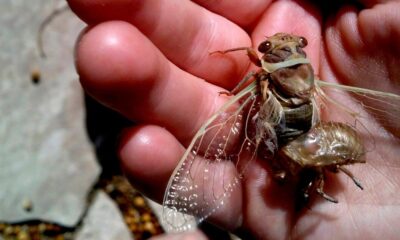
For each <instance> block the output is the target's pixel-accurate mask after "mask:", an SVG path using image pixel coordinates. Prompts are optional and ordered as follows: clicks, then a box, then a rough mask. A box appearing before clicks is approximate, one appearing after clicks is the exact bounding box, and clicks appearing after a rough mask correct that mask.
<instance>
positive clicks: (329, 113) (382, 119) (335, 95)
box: [315, 80, 400, 184]
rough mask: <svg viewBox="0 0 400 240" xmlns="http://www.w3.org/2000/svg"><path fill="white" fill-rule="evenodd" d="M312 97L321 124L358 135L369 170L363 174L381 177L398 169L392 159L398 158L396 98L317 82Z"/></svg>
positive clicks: (399, 122)
mask: <svg viewBox="0 0 400 240" xmlns="http://www.w3.org/2000/svg"><path fill="white" fill-rule="evenodd" d="M315 93H316V94H315V100H316V102H317V103H318V106H319V109H320V115H321V119H322V120H325V121H335V122H346V123H347V124H348V125H350V126H352V127H353V128H355V129H356V130H357V132H358V133H359V134H360V137H361V139H362V141H363V143H364V146H365V156H364V158H365V160H366V161H367V163H368V165H369V166H373V167H372V168H370V169H368V168H364V169H368V170H365V171H378V170H379V171H380V173H379V174H381V175H385V174H386V173H389V172H391V171H393V169H390V168H391V167H395V168H396V169H398V168H400V159H399V160H397V161H396V160H395V159H394V158H393V156H400V96H399V95H396V94H393V93H387V92H380V91H375V90H370V89H364V88H358V87H352V86H346V85H340V84H334V83H328V82H324V81H320V80H316V91H315ZM391 160H392V161H391ZM384 168H386V169H385V170H382V169H384ZM385 171H386V173H384V172H385ZM375 176H376V175H375ZM399 184H400V182H399Z"/></svg>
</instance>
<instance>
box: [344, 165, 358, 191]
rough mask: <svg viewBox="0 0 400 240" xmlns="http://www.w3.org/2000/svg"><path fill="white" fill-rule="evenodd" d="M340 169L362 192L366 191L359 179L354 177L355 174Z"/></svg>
mask: <svg viewBox="0 0 400 240" xmlns="http://www.w3.org/2000/svg"><path fill="white" fill-rule="evenodd" d="M338 169H339V170H340V171H342V172H343V173H344V174H346V175H347V176H348V177H349V178H351V180H353V182H354V184H355V185H356V186H357V187H359V188H360V189H361V190H364V188H363V186H362V185H361V183H360V182H359V181H358V180H357V178H355V177H354V175H353V173H352V172H350V171H349V170H347V169H346V168H344V167H342V166H339V167H338Z"/></svg>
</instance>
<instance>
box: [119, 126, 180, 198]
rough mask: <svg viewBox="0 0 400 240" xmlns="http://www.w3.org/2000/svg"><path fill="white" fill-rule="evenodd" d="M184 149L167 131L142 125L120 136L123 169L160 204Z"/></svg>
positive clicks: (134, 182) (138, 187) (120, 154)
mask: <svg viewBox="0 0 400 240" xmlns="http://www.w3.org/2000/svg"><path fill="white" fill-rule="evenodd" d="M183 152H184V148H183V147H182V145H181V144H180V143H179V142H178V141H177V140H176V138H175V137H174V136H173V135H172V134H171V133H169V132H168V131H167V130H166V129H165V128H162V127H158V126H154V125H142V126H137V127H133V128H130V129H126V130H125V131H124V132H123V134H122V137H121V144H120V150H119V156H120V159H121V166H122V169H123V171H124V173H125V175H126V176H127V177H128V179H129V180H130V182H131V183H132V184H133V185H134V186H135V188H137V189H138V190H140V191H141V192H143V193H145V194H146V195H147V196H148V197H150V198H152V199H154V200H156V201H157V202H159V203H161V202H162V199H163V195H164V191H165V188H166V186H167V183H168V179H169V177H170V175H171V173H172V171H173V170H174V168H175V166H176V164H177V161H178V160H179V159H180V158H181V156H182V155H183Z"/></svg>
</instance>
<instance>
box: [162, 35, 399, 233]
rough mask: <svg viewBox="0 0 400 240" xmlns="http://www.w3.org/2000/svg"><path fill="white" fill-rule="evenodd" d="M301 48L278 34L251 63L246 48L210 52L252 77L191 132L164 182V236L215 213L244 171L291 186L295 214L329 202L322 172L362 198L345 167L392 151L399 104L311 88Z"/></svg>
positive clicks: (299, 41)
mask: <svg viewBox="0 0 400 240" xmlns="http://www.w3.org/2000/svg"><path fill="white" fill-rule="evenodd" d="M306 45H307V40H306V39H305V38H304V37H299V36H294V35H291V34H285V33H278V34H275V35H273V36H272V37H268V38H267V39H266V40H265V41H264V42H262V43H261V44H260V45H259V46H258V51H259V52H260V53H262V54H263V55H262V57H261V59H259V58H258V56H257V54H256V52H255V50H253V49H252V48H236V49H230V50H226V51H222V52H219V53H222V54H225V53H227V52H231V51H236V50H245V51H247V54H248V55H249V57H250V60H251V61H252V62H253V63H254V64H255V65H257V66H259V67H260V68H259V69H258V71H255V72H250V73H249V74H248V75H247V76H246V77H245V78H244V79H243V80H242V81H241V82H240V83H239V85H238V86H237V87H236V88H235V89H233V90H232V91H231V92H229V93H226V94H228V95H231V96H232V97H231V98H230V100H229V101H228V102H227V103H226V104H225V105H224V106H223V107H222V108H221V109H220V110H219V111H218V112H216V113H215V114H214V115H213V116H212V117H211V118H210V119H208V121H207V122H206V123H204V125H203V126H202V127H201V128H200V129H199V130H198V132H197V134H196V135H195V136H194V138H193V140H192V142H191V143H190V145H189V146H188V148H187V150H186V152H185V154H184V155H183V157H182V159H181V160H180V162H179V164H178V166H177V167H176V169H175V171H174V173H173V175H172V176H171V178H170V181H169V183H168V186H167V190H166V193H165V197H164V203H163V204H164V212H163V217H164V221H165V223H166V224H167V225H168V226H169V227H170V228H171V229H173V230H177V231H182V230H186V229H188V228H191V227H193V226H194V225H195V224H196V223H198V222H199V221H202V220H204V219H206V218H207V217H209V216H210V215H212V214H214V213H215V212H217V211H218V209H220V208H221V207H225V206H224V205H226V202H227V201H226V200H227V199H228V198H229V197H231V196H232V195H235V194H240V193H235V190H236V189H237V187H238V186H240V184H241V181H242V178H243V177H244V175H245V173H246V169H247V168H248V167H249V166H250V164H251V163H252V162H254V161H266V162H267V163H268V167H269V170H270V171H269V172H270V174H271V176H272V177H273V178H274V179H275V180H276V181H278V182H283V183H284V182H286V181H288V180H294V182H297V184H298V197H297V200H296V203H297V207H298V208H299V209H300V208H302V207H304V205H306V204H308V202H309V198H310V196H312V195H320V196H321V197H322V198H323V199H325V200H327V201H330V202H333V203H337V202H338V200H337V199H336V198H335V197H334V196H331V195H330V194H329V193H327V192H325V190H324V183H325V182H324V181H325V175H326V174H327V173H328V172H341V173H344V174H345V175H347V176H348V177H349V178H350V179H351V180H352V182H353V183H354V184H355V185H356V186H357V187H359V188H360V189H363V186H362V184H361V182H360V181H359V180H357V179H356V177H355V176H354V175H353V174H352V172H350V171H349V170H348V169H347V168H346V165H351V164H354V163H365V162H369V161H374V164H382V163H383V162H384V161H385V159H384V157H382V155H381V154H377V151H378V149H379V148H381V145H385V144H397V146H399V145H400V143H399V139H398V138H399V136H400V109H399V108H400V96H398V95H395V94H391V93H385V92H379V91H374V90H368V89H362V88H356V87H351V86H345V85H339V84H334V83H327V82H323V81H320V80H317V79H315V78H314V71H313V69H312V67H311V64H310V62H309V59H308V58H307V57H306V53H305V52H304V50H303V48H304V47H305V46H306ZM379 128H382V129H383V130H385V131H380V130H379ZM379 132H382V134H379ZM377 133H378V134H377ZM388 133H390V134H388ZM380 150H381V151H382V152H384V151H385V150H382V149H380Z"/></svg>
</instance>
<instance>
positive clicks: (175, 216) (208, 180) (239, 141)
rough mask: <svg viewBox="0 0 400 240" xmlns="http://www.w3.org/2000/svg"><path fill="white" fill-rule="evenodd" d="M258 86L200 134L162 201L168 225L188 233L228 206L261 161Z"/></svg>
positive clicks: (250, 88)
mask: <svg viewBox="0 0 400 240" xmlns="http://www.w3.org/2000/svg"><path fill="white" fill-rule="evenodd" d="M257 84H258V83H257V81H254V82H253V83H252V84H250V85H249V86H248V87H246V88H245V89H243V90H242V91H241V92H239V93H238V94H237V95H236V96H234V97H232V99H230V101H228V102H227V103H226V104H225V105H224V106H223V107H222V108H221V109H220V110H219V111H218V112H217V113H215V114H214V115H213V116H212V117H211V118H210V119H208V121H207V122H206V123H205V124H204V125H203V126H202V127H201V128H200V129H199V131H198V132H197V133H196V135H195V136H194V138H193V140H192V142H191V143H190V145H189V147H188V148H187V150H186V152H185V154H184V155H183V157H182V158H181V160H180V162H179V164H178V166H177V167H176V169H175V171H174V173H173V175H172V176H171V178H170V180H169V183H168V186H167V190H166V192H165V195H164V202H163V221H164V222H165V223H166V224H167V225H168V227H169V228H170V230H172V231H185V230H187V229H190V228H193V227H195V226H196V225H197V223H198V222H200V221H202V220H204V219H205V218H207V217H209V216H210V215H211V214H213V213H214V212H215V211H217V210H218V209H219V208H221V207H223V206H224V204H226V202H225V201H226V199H227V198H228V197H229V196H230V195H231V194H232V193H233V191H234V190H235V189H236V188H237V187H238V186H239V184H240V178H241V177H242V176H243V173H244V171H245V169H246V166H248V164H249V163H250V162H251V161H252V160H253V159H254V158H255V157H256V148H257V146H256V144H255V141H254V129H253V130H251V129H249V127H250V126H251V125H252V124H249V123H250V122H251V121H254V120H253V119H252V116H253V115H255V114H256V111H257V109H258V86H257Z"/></svg>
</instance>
